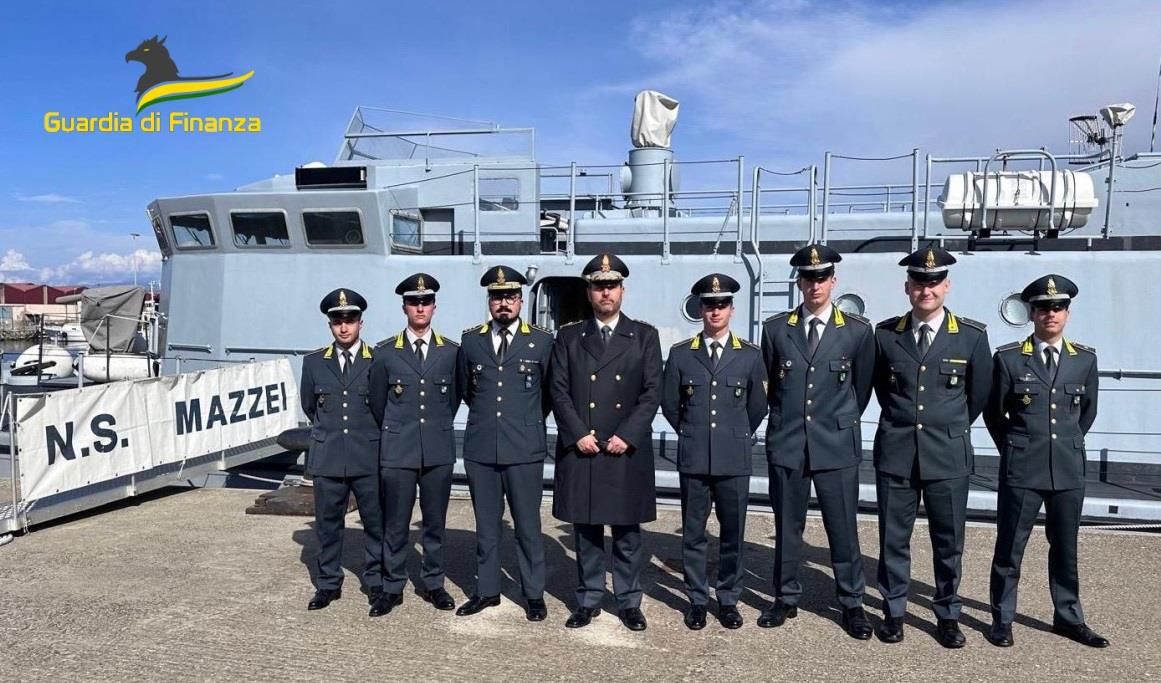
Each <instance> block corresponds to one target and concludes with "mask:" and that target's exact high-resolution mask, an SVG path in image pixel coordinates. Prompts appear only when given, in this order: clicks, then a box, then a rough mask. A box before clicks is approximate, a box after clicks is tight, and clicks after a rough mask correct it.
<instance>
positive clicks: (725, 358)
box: [706, 332, 741, 375]
mask: <svg viewBox="0 0 1161 683" xmlns="http://www.w3.org/2000/svg"><path fill="white" fill-rule="evenodd" d="M740 344H741V342H739V341H738V338H737V337H735V336H734V333H733V332H730V334H729V336H728V337H726V343H725V344H723V345H722V357H721V360H719V361H718V368H717V370H714V369H713V362H712V361H711V362H710V372H712V373H714V374H717V375H720V374H722V373H723V372H725V371H726V368H727V367H728V366H729V365H730V363H732V362H734V359H735V358H737V357H738V346H737V345H740ZM708 355H709V354H706V356H707V358H706V360H707V361H708V360H709V358H708Z"/></svg>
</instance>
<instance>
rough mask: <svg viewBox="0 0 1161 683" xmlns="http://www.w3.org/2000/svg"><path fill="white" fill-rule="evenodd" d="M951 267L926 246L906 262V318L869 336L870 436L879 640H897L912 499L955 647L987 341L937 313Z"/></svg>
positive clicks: (941, 629) (942, 634)
mask: <svg viewBox="0 0 1161 683" xmlns="http://www.w3.org/2000/svg"><path fill="white" fill-rule="evenodd" d="M953 263H955V257H954V256H952V255H951V254H949V253H947V252H946V251H944V250H943V249H941V248H939V247H936V246H930V247H924V248H922V249H919V250H918V251H916V252H914V253H912V254H910V255H909V256H906V257H905V258H903V260H901V261H900V262H899V265H901V266H906V267H907V281H906V283H905V285H904V290H905V291H906V292H907V297H908V299H910V301H911V311H910V312H908V313H906V314H904V315H901V316H898V317H895V318H889V319H887V320H884V321H883V322H881V323H879V324H878V326H877V327H876V328H875V347H876V358H875V394H876V396H877V398H878V400H879V407H880V409H881V412H880V415H879V429H878V431H877V432H876V433H875V470H876V482H875V488H876V492H877V494H878V501H879V591H880V592H881V593H882V594H883V610H884V613H885V617H886V618H885V619H884V620H883V624H882V627H881V629H880V632H879V637H880V638H881V639H882V640H883V641H884V642H888V643H895V642H899V641H901V640H903V615H904V613H905V612H906V609H907V590H908V586H909V583H910V580H911V532H912V530H913V529H914V527H915V514H916V508H917V506H918V504H919V496H920V494H922V495H923V507H924V509H925V510H926V512H927V521H928V530H929V533H930V536H931V549H932V554H933V555H934V564H935V596H934V598H933V600H932V603H933V609H934V611H935V616H936V619H937V625H936V637H937V639H938V640H939V643H940V644H941V645H943V646H944V647H948V648H958V647H963V645H964V643H965V639H964V636H963V632H962V631H961V630H960V628H959V614H960V609H961V607H962V601H961V600H960V598H959V595H958V594H957V590H958V587H959V579H960V565H961V560H962V557H963V538H964V524H965V521H966V516H967V497H968V476H969V475H970V474H971V472H972V461H973V453H972V444H971V425H972V422H974V421H975V419H976V418H977V417H979V414H980V412H981V411H983V409H984V404H985V403H986V402H987V400H988V386H989V384H990V383H991V376H992V372H991V358H990V347H989V346H988V334H987V331H986V330H985V329H984V325H983V324H982V323H978V322H975V321H974V320H968V319H967V318H960V317H957V316H956V315H954V314H953V313H952V312H951V311H949V310H947V309H946V308H944V306H943V301H944V298H945V297H946V296H947V292H948V289H949V288H950V286H951V280H950V279H949V278H948V266H950V265H951V264H953Z"/></svg>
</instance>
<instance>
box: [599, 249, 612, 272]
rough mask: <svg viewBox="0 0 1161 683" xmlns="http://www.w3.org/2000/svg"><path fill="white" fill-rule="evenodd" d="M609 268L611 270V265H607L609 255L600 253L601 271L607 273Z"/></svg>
mask: <svg viewBox="0 0 1161 683" xmlns="http://www.w3.org/2000/svg"><path fill="white" fill-rule="evenodd" d="M610 270H612V267H611V266H610V265H609V255H608V254H602V255H601V272H602V273H607V272H609V271H610Z"/></svg>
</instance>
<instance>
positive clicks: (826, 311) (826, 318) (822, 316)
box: [802, 302, 834, 341]
mask: <svg viewBox="0 0 1161 683" xmlns="http://www.w3.org/2000/svg"><path fill="white" fill-rule="evenodd" d="M832 308H834V304H832V303H830V302H827V304H826V308H823V309H822V310H821V311H820V312H819V314H818V315H815V314H813V313H811V312H810V309H809V308H807V307H806V306H803V307H802V312H803V313H804V314H805V316H804V317H803V318H802V332H803V333H804V334H805V335H806V338H807V339H810V321H811V320H819V321H821V322H820V323H819V325H818V340H819V341H822V335H823V334H824V333H825V332H826V327H827V324H828V323H829V322H830V312H831V309H832Z"/></svg>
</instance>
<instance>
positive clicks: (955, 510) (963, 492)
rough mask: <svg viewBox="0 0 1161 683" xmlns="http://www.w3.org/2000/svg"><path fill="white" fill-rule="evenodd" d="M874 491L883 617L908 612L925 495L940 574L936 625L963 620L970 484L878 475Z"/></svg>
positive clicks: (958, 479)
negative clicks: (917, 529)
mask: <svg viewBox="0 0 1161 683" xmlns="http://www.w3.org/2000/svg"><path fill="white" fill-rule="evenodd" d="M875 489H876V492H877V494H878V499H879V592H880V593H882V595H883V611H884V613H885V614H886V615H887V616H888V617H902V616H903V615H904V613H905V612H906V611H907V591H908V590H909V588H910V583H911V532H912V531H913V530H914V528H915V516H916V514H917V512H918V507H919V499H920V495H922V497H923V507H924V510H925V511H926V512H927V529H928V534H929V535H930V537H931V551H932V552H931V555H932V563H933V565H934V574H935V596H934V598H933V599H932V610H933V611H934V612H935V617H936V618H937V619H959V614H960V610H961V609H962V607H963V602H962V600H960V597H959V594H958V590H959V579H960V568H961V562H962V559H963V538H964V525H965V523H966V521H967V497H968V478H967V477H966V476H965V477H955V478H953V479H933V480H922V479H920V478H919V477H918V472H917V471H913V474H912V476H911V477H898V476H895V475H893V474H887V473H884V472H879V473H878V474H877V475H876V477H875Z"/></svg>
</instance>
